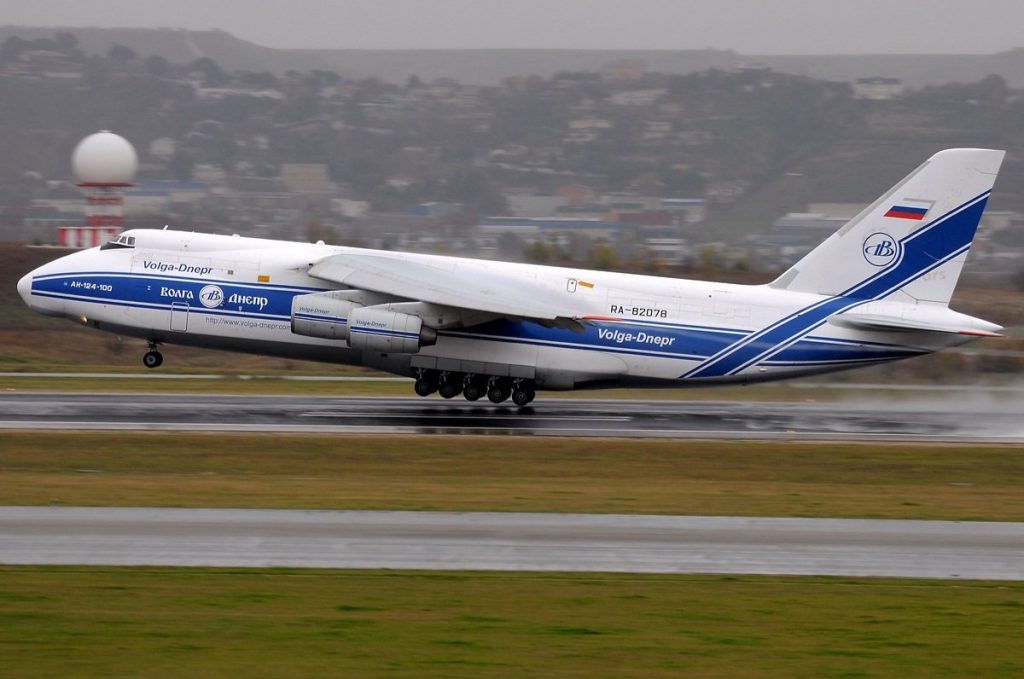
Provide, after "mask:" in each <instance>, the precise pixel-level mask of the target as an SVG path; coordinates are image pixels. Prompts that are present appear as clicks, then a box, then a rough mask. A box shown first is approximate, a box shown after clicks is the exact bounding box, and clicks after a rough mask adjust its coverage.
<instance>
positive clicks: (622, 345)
mask: <svg viewBox="0 0 1024 679" xmlns="http://www.w3.org/2000/svg"><path fill="white" fill-rule="evenodd" d="M76 282H77V283H79V284H83V285H80V286H78V287H75V286H74V284H75V283H76ZM207 285H218V286H219V287H220V288H221V289H222V290H223V292H224V299H225V300H228V299H230V298H231V296H232V295H233V294H236V293H237V294H240V295H242V296H243V297H265V298H266V300H267V303H266V304H265V305H264V306H263V309H262V311H261V310H260V309H259V305H254V304H251V303H249V304H247V303H241V304H235V305H229V304H226V303H225V304H222V305H221V306H219V307H214V308H207V307H204V306H203V305H202V304H201V303H200V302H199V299H198V298H199V291H200V290H202V288H204V287H206V286H207ZM161 287H171V288H173V289H174V290H177V291H178V293H177V296H163V295H161V294H160V293H161V290H160V288H161ZM108 288H109V289H108ZM315 290H316V289H310V288H300V287H297V286H295V287H290V288H289V289H282V288H281V287H280V286H278V287H266V286H263V285H258V284H234V283H227V282H224V281H217V282H216V283H211V282H210V281H209V280H207V279H185V278H179V277H175V278H172V279H169V278H168V277H165V276H140V275H130V274H114V273H104V272H100V273H79V274H51V275H47V276H45V277H39V278H36V279H34V280H33V284H32V293H33V294H34V295H39V296H43V297H51V298H59V299H68V300H72V301H83V302H93V303H99V304H108V305H112V306H125V307H133V308H143V309H154V310H169V309H170V308H171V304H173V303H182V302H185V303H187V304H188V305H189V311H190V312H191V313H201V314H211V315H230V316H236V317H247V318H253V319H261V320H280V321H288V320H290V318H291V303H292V298H293V297H295V296H296V295H299V294H305V293H308V292H310V291H315ZM257 291H258V292H259V294H258V295H257V294H256V292H257ZM187 293H191V295H192V297H191V299H190V298H189V297H188V294H187ZM181 295H184V297H182V296H181ZM837 301H838V300H837ZM822 313H825V312H822ZM825 315H826V316H827V314H825ZM302 317H309V318H310V320H326V321H329V322H335V323H338V322H344V319H340V318H331V317H324V318H318V317H314V316H313V315H310V314H302V315H300V318H302ZM360 330H361V329H360ZM356 331H357V332H358V331H359V330H356ZM363 331H364V332H368V331H366V330H363ZM440 334H441V335H443V336H450V337H461V338H466V339H475V340H488V341H496V342H506V343H515V344H530V345H535V346H547V347H553V348H565V349H578V350H584V351H604V352H608V353H615V354H628V355H635V356H646V357H653V358H666V359H674V360H687V361H701V360H705V359H707V358H708V357H709V356H714V355H715V354H717V353H719V352H721V351H722V350H723V349H725V348H727V347H729V346H731V345H733V344H735V342H736V340H737V337H748V336H749V335H750V334H751V332H750V331H749V330H744V329H738V328H721V327H710V326H698V325H692V324H674V323H669V322H657V321H647V320H639V319H618V320H613V321H595V322H589V323H587V324H586V325H584V327H583V330H582V332H577V331H574V330H569V329H562V328H551V327H545V326H543V325H541V324H539V323H535V322H531V321H510V320H498V321H493V322H490V323H487V324H484V325H480V326H476V327H473V328H470V329H465V330H458V331H442V332H441V333H440ZM409 336H410V337H411V336H413V335H409ZM916 353H920V352H918V351H915V350H910V349H907V348H905V347H900V346H898V345H887V344H881V343H867V342H862V341H854V340H845V339H840V338H828V337H804V338H801V339H800V340H799V341H797V342H796V343H794V344H793V345H792V346H791V347H790V348H788V349H786V350H785V351H783V352H781V353H780V354H779V355H778V357H777V360H778V361H779V362H785V363H786V364H790V363H796V364H802V363H806V364H808V365H812V364H813V365H819V364H822V363H823V362H835V361H844V362H846V361H850V362H855V361H857V360H865V361H871V360H892V359H897V358H904V357H906V356H908V355H915V354H916ZM773 363H774V361H773Z"/></svg>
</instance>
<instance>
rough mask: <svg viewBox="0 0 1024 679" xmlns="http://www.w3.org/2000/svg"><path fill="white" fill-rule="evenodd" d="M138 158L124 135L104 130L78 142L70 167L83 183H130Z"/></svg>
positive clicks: (137, 164) (133, 176)
mask: <svg viewBox="0 0 1024 679" xmlns="http://www.w3.org/2000/svg"><path fill="white" fill-rule="evenodd" d="M138 166H139V157H138V155H136V153H135V147H133V146H132V145H131V143H130V142H129V141H128V140H127V139H125V138H124V137H122V136H120V135H117V134H114V133H113V132H108V131H107V130H103V131H102V132H97V133H95V134H90V135H89V136H88V137H86V138H85V139H83V140H82V141H80V142H78V146H76V147H75V151H74V153H72V154H71V167H72V169H73V170H74V172H75V176H76V177H77V178H78V181H80V182H82V183H83V184H130V183H131V181H132V179H134V178H135V170H136V169H137V168H138Z"/></svg>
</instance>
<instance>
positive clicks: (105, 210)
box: [58, 130, 139, 248]
mask: <svg viewBox="0 0 1024 679" xmlns="http://www.w3.org/2000/svg"><path fill="white" fill-rule="evenodd" d="M138 165H139V161H138V155H137V154H136V153H135V148H134V147H133V146H132V145H131V143H130V142H129V141H128V140H127V139H125V138H124V137H122V136H120V135H117V134H114V133H113V132H110V131H108V130H103V131H100V132H97V133H95V134H91V135H89V136H88V137H86V138H85V139H83V140H82V141H80V142H79V143H78V146H76V147H75V150H74V153H72V154H71V167H72V169H73V170H74V173H75V177H76V178H77V179H78V186H79V188H81V189H82V190H83V191H84V192H85V200H86V218H85V225H84V226H73V227H64V228H62V229H61V230H60V232H59V234H58V242H59V244H60V245H63V246H65V247H77V248H83V247H94V246H96V245H100V244H102V243H104V242H106V241H108V240H111V239H113V238H116V237H117V234H119V233H120V232H121V230H122V229H123V228H124V192H125V190H127V189H129V188H131V187H132V186H133V184H132V181H133V180H134V179H135V171H136V169H137V168H138Z"/></svg>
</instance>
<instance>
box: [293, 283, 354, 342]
mask: <svg viewBox="0 0 1024 679" xmlns="http://www.w3.org/2000/svg"><path fill="white" fill-rule="evenodd" d="M345 292H346V291H338V292H316V293H313V294H310V295H296V296H295V297H293V298H292V332H294V333H295V334H296V335H306V336H307V337H323V338H324V339H332V340H343V339H347V338H348V319H349V316H350V315H351V314H352V310H353V309H356V308H358V307H359V306H361V305H360V304H357V303H356V302H353V301H352V300H350V299H346V298H345V296H344V295H345Z"/></svg>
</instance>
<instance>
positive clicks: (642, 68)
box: [601, 59, 647, 81]
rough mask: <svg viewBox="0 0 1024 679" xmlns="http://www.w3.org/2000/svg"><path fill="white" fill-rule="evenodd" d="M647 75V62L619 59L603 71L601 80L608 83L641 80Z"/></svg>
mask: <svg viewBox="0 0 1024 679" xmlns="http://www.w3.org/2000/svg"><path fill="white" fill-rule="evenodd" d="M646 73H647V62H646V61H644V60H643V59H619V60H617V61H613V62H610V63H609V64H607V65H606V66H605V67H604V68H603V69H601V78H602V79H603V80H607V81H616V80H639V79H640V78H642V77H644V75H645V74H646Z"/></svg>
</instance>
